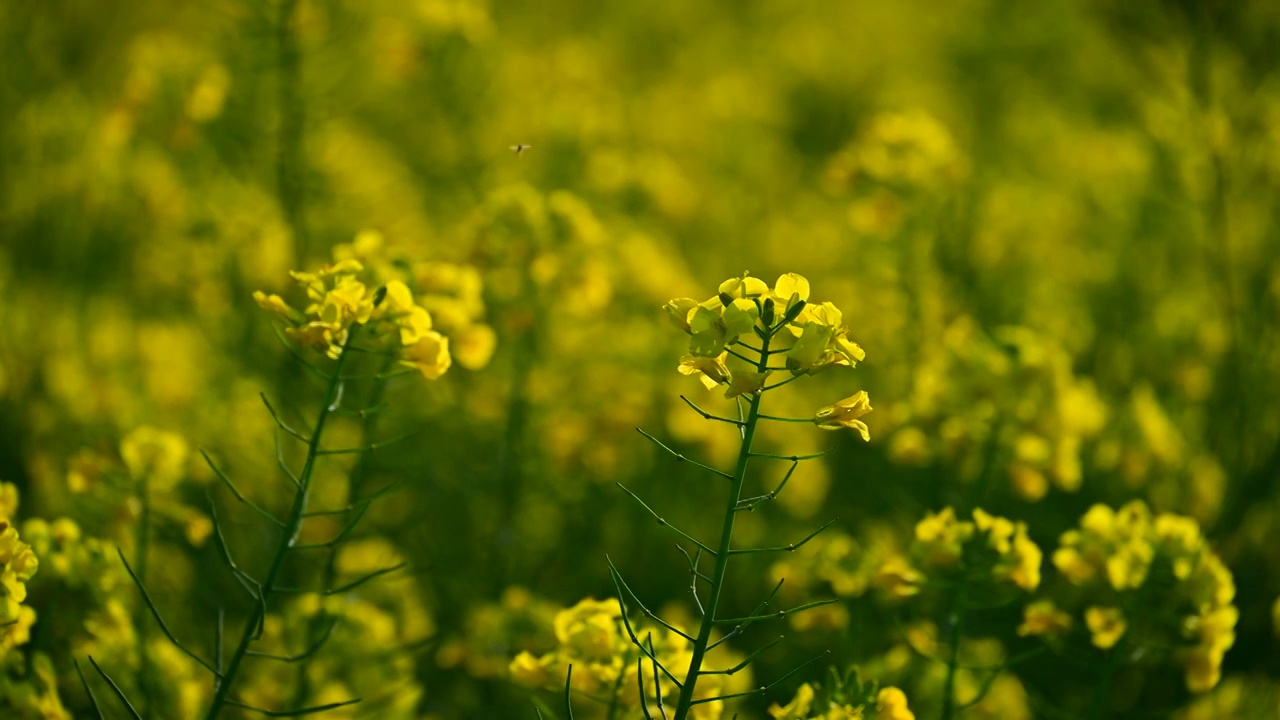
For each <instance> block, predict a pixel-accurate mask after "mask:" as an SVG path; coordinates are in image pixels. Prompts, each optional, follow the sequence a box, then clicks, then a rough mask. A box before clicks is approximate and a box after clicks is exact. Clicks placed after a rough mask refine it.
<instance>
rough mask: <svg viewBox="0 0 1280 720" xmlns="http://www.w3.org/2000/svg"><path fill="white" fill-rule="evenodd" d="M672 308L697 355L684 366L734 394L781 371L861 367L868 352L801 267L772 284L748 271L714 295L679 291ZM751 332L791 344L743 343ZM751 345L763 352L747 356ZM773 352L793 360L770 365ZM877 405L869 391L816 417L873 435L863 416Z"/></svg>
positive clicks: (750, 390)
mask: <svg viewBox="0 0 1280 720" xmlns="http://www.w3.org/2000/svg"><path fill="white" fill-rule="evenodd" d="M664 309H665V310H666V312H667V316H668V317H669V318H670V320H671V322H672V324H674V325H675V326H676V327H677V328H679V329H680V330H683V331H684V332H685V333H687V334H688V335H689V354H688V355H685V356H684V357H682V358H681V359H680V366H679V368H678V369H679V371H680V373H681V374H684V375H693V376H697V377H698V379H699V380H701V381H702V384H703V385H704V386H706V388H707V389H708V390H710V389H714V388H716V387H717V386H720V385H724V386H726V389H725V395H724V396H725V397H726V398H734V397H738V396H740V395H750V394H754V393H757V392H760V391H761V390H763V389H765V383H766V382H767V380H768V379H769V377H770V375H772V374H773V373H774V372H779V371H786V372H790V374H791V375H792V377H797V376H800V375H811V374H814V373H818V372H821V371H823V370H826V369H828V368H831V367H836V366H845V367H854V366H856V365H857V364H858V363H859V362H861V361H862V360H864V359H865V358H866V353H865V352H863V350H862V348H861V347H859V346H858V344H857V343H855V342H853V341H852V340H850V339H849V326H848V325H846V324H845V323H844V314H843V313H842V312H841V311H840V309H839V308H837V307H836V306H835V305H834V304H832V303H830V302H823V303H811V302H809V281H808V280H807V279H806V278H805V277H804V276H802V275H797V274H796V273H786V274H785V275H782V276H780V277H779V278H778V281H777V282H776V283H774V285H773V287H772V288H770V287H769V285H768V284H766V283H765V282H764V281H763V280H760V279H759V278H754V277H751V276H750V275H749V274H747V273H744V274H743V275H742V276H741V277H736V278H729V279H728V280H725V281H724V282H722V283H720V287H719V289H718V291H717V293H716V294H715V296H713V297H711V298H709V299H707V300H704V301H702V302H698V301H696V300H694V299H693V298H675V299H673V300H670V301H669V302H667V304H666V306H665V307H664ZM783 330H785V333H783V332H781V331H783ZM748 334H750V335H751V336H752V337H753V338H754V337H759V338H761V339H767V340H770V341H771V340H773V339H774V338H775V337H777V336H781V337H782V338H783V340H782V343H783V346H782V347H781V348H777V349H769V350H768V351H766V352H764V353H761V352H759V350H755V349H754V348H753V347H752V346H750V345H749V344H746V343H744V342H743V336H746V335H748ZM735 346H736V347H735ZM743 350H755V352H756V354H757V356H758V357H757V358H755V359H753V358H751V357H749V356H747V355H744V354H743V352H742V351H743ZM773 355H781V356H782V357H783V358H784V359H785V367H777V366H774V365H770V364H769V359H770V357H772V356H773ZM784 382H785V381H784ZM869 412H871V400H870V398H869V397H868V395H867V393H866V392H865V391H861V392H858V393H856V394H854V395H852V396H850V397H848V398H845V399H844V400H841V401H839V402H837V403H835V404H834V405H831V406H828V407H824V408H822V409H821V410H819V411H818V412H817V413H815V414H814V417H813V422H814V424H815V425H817V426H818V427H820V428H823V429H826V430H835V429H839V428H842V427H847V428H853V429H855V430H857V431H858V432H859V434H861V435H862V437H863V439H864V440H870V437H871V436H870V431H869V430H868V428H867V425H866V423H864V422H863V421H862V420H861V419H860V418H861V417H862V416H863V415H866V414H867V413H869Z"/></svg>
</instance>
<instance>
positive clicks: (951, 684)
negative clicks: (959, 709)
mask: <svg viewBox="0 0 1280 720" xmlns="http://www.w3.org/2000/svg"><path fill="white" fill-rule="evenodd" d="M968 601H969V575H968V572H967V571H965V574H964V576H963V577H962V578H961V579H960V587H958V588H957V589H956V601H955V606H954V607H953V608H952V609H951V632H950V638H949V640H948V642H949V643H950V644H951V647H950V651H949V652H950V654H949V656H948V658H947V679H946V681H945V682H944V683H943V686H942V720H951V718H952V716H953V715H954V714H955V711H956V671H957V670H958V669H959V668H960V640H961V637H962V632H963V628H964V614H965V612H964V611H965V603H967V602H968Z"/></svg>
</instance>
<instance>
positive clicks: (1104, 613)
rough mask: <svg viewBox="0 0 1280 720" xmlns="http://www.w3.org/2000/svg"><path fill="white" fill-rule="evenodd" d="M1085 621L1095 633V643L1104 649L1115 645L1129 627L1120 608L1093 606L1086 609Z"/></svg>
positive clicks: (1090, 630)
mask: <svg viewBox="0 0 1280 720" xmlns="http://www.w3.org/2000/svg"><path fill="white" fill-rule="evenodd" d="M1084 622H1085V625H1088V626H1089V632H1090V633H1092V634H1093V644H1094V645H1096V646H1097V647H1099V648H1102V649H1103V650H1108V649H1110V648H1112V647H1115V644H1116V643H1117V642H1120V638H1121V637H1124V634H1125V631H1126V630H1128V628H1129V625H1128V623H1126V622H1125V619H1124V613H1122V612H1120V609H1119V608H1104V607H1091V608H1089V609H1088V610H1085V611H1084Z"/></svg>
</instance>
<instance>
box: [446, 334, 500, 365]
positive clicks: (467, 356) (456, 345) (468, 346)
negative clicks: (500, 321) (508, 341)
mask: <svg viewBox="0 0 1280 720" xmlns="http://www.w3.org/2000/svg"><path fill="white" fill-rule="evenodd" d="M452 335H453V338H452V340H453V341H452V343H450V347H451V350H450V352H451V353H452V354H453V357H454V359H455V360H457V361H458V364H459V365H461V366H462V367H464V368H466V369H468V370H479V369H480V368H483V367H484V366H485V365H488V364H489V361H490V360H492V359H493V352H494V350H495V349H497V347H498V334H497V333H495V332H494V331H493V328H491V327H489V326H488V325H485V324H483V323H476V324H473V325H468V326H466V327H465V328H462V329H461V330H458V331H456V332H453V333H452Z"/></svg>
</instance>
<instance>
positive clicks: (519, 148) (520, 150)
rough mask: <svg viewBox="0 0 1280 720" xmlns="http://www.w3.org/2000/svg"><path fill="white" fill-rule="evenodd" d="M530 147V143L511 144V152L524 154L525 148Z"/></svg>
mask: <svg viewBox="0 0 1280 720" xmlns="http://www.w3.org/2000/svg"><path fill="white" fill-rule="evenodd" d="M531 147H533V146H532V145H512V146H511V152H513V153H515V154H516V155H522V154H524V151H525V150H528V149H529V148H531Z"/></svg>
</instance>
